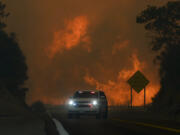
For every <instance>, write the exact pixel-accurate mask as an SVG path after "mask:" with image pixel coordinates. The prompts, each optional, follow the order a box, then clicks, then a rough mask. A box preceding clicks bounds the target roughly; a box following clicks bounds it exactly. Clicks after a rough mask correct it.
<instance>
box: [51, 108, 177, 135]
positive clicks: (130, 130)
mask: <svg viewBox="0 0 180 135" xmlns="http://www.w3.org/2000/svg"><path fill="white" fill-rule="evenodd" d="M130 114H131V113H130ZM130 114H129V113H126V112H124V113H123V114H122V115H121V113H119V116H117V115H114V114H111V113H110V114H109V118H108V119H107V120H102V119H101V120H97V119H96V118H95V117H93V116H89V117H87V116H82V117H80V118H74V119H68V118H67V117H66V113H65V112H63V113H62V112H61V111H59V112H58V111H56V112H54V113H53V117H54V118H56V119H57V120H59V121H60V122H61V123H62V125H63V126H64V128H65V129H66V131H67V132H68V133H69V134H70V135H180V123H179V122H175V121H168V120H156V121H155V120H151V119H143V118H141V119H140V118H138V117H136V118H135V117H134V116H133V117H132V115H131V117H129V116H128V115H130ZM137 114H138V113H137ZM141 115H142V114H141Z"/></svg>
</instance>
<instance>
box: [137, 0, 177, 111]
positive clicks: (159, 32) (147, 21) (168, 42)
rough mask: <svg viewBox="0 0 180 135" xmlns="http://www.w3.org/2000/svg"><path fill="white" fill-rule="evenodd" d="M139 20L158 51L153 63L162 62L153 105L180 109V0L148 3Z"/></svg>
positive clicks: (157, 107) (169, 109)
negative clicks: (157, 3) (159, 4)
mask: <svg viewBox="0 0 180 135" xmlns="http://www.w3.org/2000/svg"><path fill="white" fill-rule="evenodd" d="M136 21H137V23H139V24H144V27H145V29H146V31H147V32H148V33H147V35H148V38H150V39H151V43H150V45H151V48H152V51H154V52H156V53H157V56H156V58H155V59H154V63H155V64H156V65H158V66H159V75H160V84H161V88H160V91H159V93H158V94H157V95H156V96H155V97H154V98H153V103H152V107H153V109H154V110H156V111H164V110H166V111H168V112H169V113H175V114H177V113H180V85H179V84H180V79H179V78H180V1H179V0H176V1H171V2H168V3H167V4H166V5H164V6H161V7H156V6H148V7H147V8H146V9H145V10H143V11H142V12H141V13H140V14H139V15H138V16H137V20H136Z"/></svg>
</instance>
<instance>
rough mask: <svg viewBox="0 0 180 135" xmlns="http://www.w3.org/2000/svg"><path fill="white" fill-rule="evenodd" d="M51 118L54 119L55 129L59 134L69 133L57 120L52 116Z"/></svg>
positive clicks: (66, 134)
mask: <svg viewBox="0 0 180 135" xmlns="http://www.w3.org/2000/svg"><path fill="white" fill-rule="evenodd" d="M52 120H53V121H54V123H55V125H56V128H57V131H58V132H59V134H60V135H69V133H68V132H67V131H66V130H65V129H64V127H63V125H62V124H61V122H60V121H58V120H56V119H54V118H52Z"/></svg>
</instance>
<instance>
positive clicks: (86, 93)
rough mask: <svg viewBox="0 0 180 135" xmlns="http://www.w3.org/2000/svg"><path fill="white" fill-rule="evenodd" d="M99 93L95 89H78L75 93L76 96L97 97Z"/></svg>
mask: <svg viewBox="0 0 180 135" xmlns="http://www.w3.org/2000/svg"><path fill="white" fill-rule="evenodd" d="M97 97H98V93H97V92H94V91H78V92H76V93H75V94H74V98H97Z"/></svg>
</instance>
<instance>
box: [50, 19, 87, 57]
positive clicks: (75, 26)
mask: <svg viewBox="0 0 180 135" xmlns="http://www.w3.org/2000/svg"><path fill="white" fill-rule="evenodd" d="M88 25H89V22H88V18H87V17H86V16H77V17H75V18H74V19H72V20H66V21H65V28H64V29H63V30H59V31H56V32H55V33H54V40H53V43H52V44H51V45H50V46H49V47H48V49H47V52H48V56H49V57H50V58H53V57H54V56H55V55H56V54H57V53H62V52H63V51H64V50H71V49H72V48H73V47H75V46H77V45H79V44H80V43H81V42H82V43H85V44H84V48H85V49H87V50H88V51H90V47H89V44H90V37H89V36H88V35H87V29H88Z"/></svg>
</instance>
